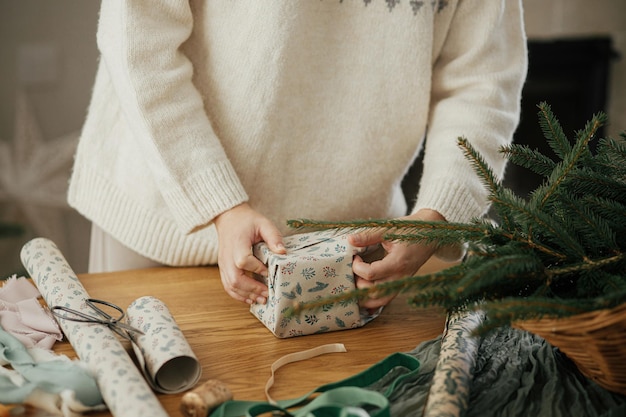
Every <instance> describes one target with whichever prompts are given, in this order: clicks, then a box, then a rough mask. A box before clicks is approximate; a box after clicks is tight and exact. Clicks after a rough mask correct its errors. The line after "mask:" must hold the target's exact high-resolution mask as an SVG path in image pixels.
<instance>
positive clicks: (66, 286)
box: [21, 238, 167, 417]
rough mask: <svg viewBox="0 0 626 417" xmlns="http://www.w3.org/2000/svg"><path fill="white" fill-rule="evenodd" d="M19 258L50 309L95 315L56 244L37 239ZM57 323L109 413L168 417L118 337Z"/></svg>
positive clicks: (97, 329)
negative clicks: (92, 376)
mask: <svg viewBox="0 0 626 417" xmlns="http://www.w3.org/2000/svg"><path fill="white" fill-rule="evenodd" d="M21 258H22V263H23V264H24V267H25V268H26V270H27V271H28V273H29V274H30V276H31V278H32V279H33V281H34V283H35V285H37V288H38V289H39V292H40V293H41V295H42V296H43V298H44V300H45V301H46V303H47V304H48V306H56V305H60V306H65V307H69V308H71V309H74V310H78V311H81V312H84V313H85V314H92V310H91V309H90V308H89V307H87V305H86V304H85V300H86V299H88V298H89V294H87V291H86V290H85V288H84V287H83V285H82V284H81V283H80V281H79V280H78V278H77V277H76V274H75V273H74V272H73V271H72V268H70V266H69V265H68V263H67V261H66V260H65V258H64V257H63V254H62V253H61V251H59V249H58V248H57V246H56V245H55V244H54V243H53V242H51V241H50V240H48V239H45V238H36V239H33V240H31V241H30V242H28V243H26V245H24V247H23V248H22V252H21ZM59 322H60V323H59V324H60V326H61V329H62V330H63V333H65V336H66V337H67V338H68V340H69V341H70V343H71V344H72V347H73V348H74V350H75V351H76V354H77V355H78V357H79V358H80V359H81V361H83V362H84V363H85V364H86V365H87V367H88V368H89V369H90V371H91V372H93V374H94V375H95V376H96V381H97V382H98V387H99V388H100V391H101V393H102V398H104V401H105V403H106V404H107V406H108V407H109V410H110V411H111V414H113V415H114V416H116V417H123V416H124V417H125V416H128V417H137V416H152V417H158V416H163V417H167V413H166V411H165V410H164V409H163V407H162V406H161V404H160V403H159V401H158V399H157V398H156V396H155V394H154V392H153V391H152V390H151V389H150V387H149V386H148V384H147V383H146V381H145V379H144V378H143V376H142V375H141V373H140V372H139V370H138V369H137V367H136V366H135V364H134V363H133V361H132V359H131V358H130V356H129V355H128V353H127V352H126V350H125V349H124V347H123V346H122V344H121V343H120V341H119V340H118V338H117V336H116V334H115V333H113V332H112V331H111V330H109V329H108V328H107V327H106V326H103V325H101V324H93V323H91V324H90V323H78V322H73V321H70V320H59Z"/></svg>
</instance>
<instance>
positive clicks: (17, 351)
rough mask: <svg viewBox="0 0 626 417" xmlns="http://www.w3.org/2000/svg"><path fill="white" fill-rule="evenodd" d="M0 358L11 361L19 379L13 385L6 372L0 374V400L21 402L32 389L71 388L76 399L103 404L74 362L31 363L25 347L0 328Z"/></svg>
mask: <svg viewBox="0 0 626 417" xmlns="http://www.w3.org/2000/svg"><path fill="white" fill-rule="evenodd" d="M0 359H3V360H4V361H6V362H8V363H10V364H11V366H12V367H13V369H14V370H15V371H16V372H18V373H19V374H20V375H21V376H22V377H23V378H24V383H23V384H20V385H17V384H15V383H14V382H13V381H12V380H11V378H9V376H7V375H0V403H2V404H20V403H23V402H24V401H25V400H26V399H27V398H28V396H29V395H31V393H33V391H35V390H36V389H40V390H42V391H44V392H48V393H52V394H58V393H60V392H62V391H64V390H72V391H74V394H75V398H76V400H78V401H80V403H81V404H82V405H84V406H87V407H93V406H97V405H101V404H103V400H102V396H101V395H100V391H99V389H98V386H97V385H96V381H95V379H94V378H93V376H91V375H90V374H89V373H88V372H87V371H86V370H85V369H83V368H82V367H80V366H79V365H78V364H76V363H73V362H71V361H65V360H60V359H59V360H51V361H46V362H35V360H34V359H33V357H32V356H31V355H30V354H29V353H28V351H27V350H26V347H25V346H24V345H23V344H22V343H21V342H20V341H19V340H18V339H16V338H15V337H14V336H13V335H11V334H9V333H7V332H6V331H5V330H4V329H2V327H0Z"/></svg>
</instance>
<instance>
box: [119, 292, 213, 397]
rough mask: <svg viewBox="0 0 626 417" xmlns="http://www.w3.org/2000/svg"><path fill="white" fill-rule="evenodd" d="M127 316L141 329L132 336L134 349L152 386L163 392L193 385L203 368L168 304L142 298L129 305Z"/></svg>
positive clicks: (177, 390)
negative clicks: (141, 333)
mask: <svg viewBox="0 0 626 417" xmlns="http://www.w3.org/2000/svg"><path fill="white" fill-rule="evenodd" d="M127 317H128V324H129V325H131V326H133V327H135V328H137V329H139V330H141V331H142V332H144V334H143V335H133V341H134V343H133V349H134V351H135V355H136V356H137V359H138V361H139V363H140V365H141V367H142V370H143V371H144V375H145V376H146V379H147V380H148V382H149V383H150V385H152V388H153V389H155V390H156V391H159V392H163V393H166V394H174V393H177V392H182V391H185V390H187V389H189V388H192V387H193V386H194V385H195V384H196V383H197V382H198V380H199V379H200V375H201V373H202V368H201V366H200V362H199V361H198V359H197V358H196V356H195V355H194V353H193V351H192V350H191V347H190V346H189V343H187V340H186V339H185V336H184V335H183V332H182V331H181V330H180V328H179V327H178V325H177V324H176V321H175V320H174V317H173V316H172V314H171V313H170V311H169V310H168V308H167V306H166V305H165V304H164V303H163V302H162V301H160V300H158V299H157V298H154V297H151V296H145V297H141V298H139V299H137V300H135V301H133V302H132V303H131V305H130V306H128V310H127Z"/></svg>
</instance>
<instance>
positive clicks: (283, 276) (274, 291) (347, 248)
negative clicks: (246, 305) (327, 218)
mask: <svg viewBox="0 0 626 417" xmlns="http://www.w3.org/2000/svg"><path fill="white" fill-rule="evenodd" d="M347 236H348V232H347V231H342V230H323V231H318V232H311V233H302V234H297V235H293V236H288V237H286V238H284V244H285V247H286V249H287V253H286V254H284V255H277V254H275V253H273V252H272V251H270V250H269V248H268V247H267V245H266V244H265V243H263V242H262V243H259V244H257V245H255V246H254V249H253V250H254V255H255V256H256V257H257V258H259V259H260V260H261V261H262V262H263V263H265V264H266V265H267V267H268V277H267V278H263V277H260V276H259V277H257V278H258V279H260V280H262V281H263V282H265V284H266V285H267V287H268V290H269V297H268V300H267V303H266V304H265V305H262V304H253V305H252V306H251V307H250V311H251V312H252V314H254V315H255V316H256V317H257V318H258V319H259V320H260V321H261V322H262V323H263V324H264V325H265V326H266V327H267V328H268V329H270V330H271V331H272V333H274V335H275V336H276V337H279V338H286V337H293V336H303V335H308V334H314V333H322V332H330V331H335V330H345V329H352V328H356V327H360V326H362V325H363V324H365V323H366V322H367V321H369V319H371V318H373V317H371V318H362V317H361V314H360V311H359V306H358V303H357V301H356V300H350V301H346V302H341V303H334V304H329V305H328V306H325V307H324V308H322V309H320V310H318V309H316V310H315V311H303V312H302V313H301V314H299V315H293V316H287V315H286V314H285V313H286V312H287V310H288V309H289V308H291V307H293V306H294V303H302V302H303V303H306V302H309V301H314V300H316V299H319V298H323V297H328V296H330V295H335V294H339V293H342V292H344V291H350V290H352V289H354V288H355V283H354V275H353V273H352V259H353V257H354V255H355V254H356V253H358V250H357V249H356V248H354V247H353V246H351V245H350V244H349V243H348V241H347Z"/></svg>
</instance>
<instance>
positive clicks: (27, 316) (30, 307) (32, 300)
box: [0, 275, 63, 350]
mask: <svg viewBox="0 0 626 417" xmlns="http://www.w3.org/2000/svg"><path fill="white" fill-rule="evenodd" d="M40 296H41V294H40V293H39V291H38V290H37V288H36V287H35V286H34V285H32V284H31V283H30V282H29V281H28V280H27V279H26V278H24V277H20V278H17V277H16V276H15V275H13V276H12V277H11V278H9V279H7V280H6V281H5V283H4V285H3V286H2V287H0V326H2V328H3V329H4V330H5V331H6V332H8V333H10V334H12V335H13V336H14V337H15V338H17V339H18V340H19V341H20V342H21V343H22V344H23V345H24V346H26V347H27V348H33V347H38V348H41V349H47V350H50V349H52V346H53V345H54V343H55V342H56V341H58V340H61V339H62V338H63V333H62V332H61V329H60V328H59V326H58V324H57V323H56V321H55V320H54V318H53V317H52V315H51V314H50V313H49V312H47V311H46V310H44V309H43V307H42V306H41V304H39V300H38V298H39V297H40Z"/></svg>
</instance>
